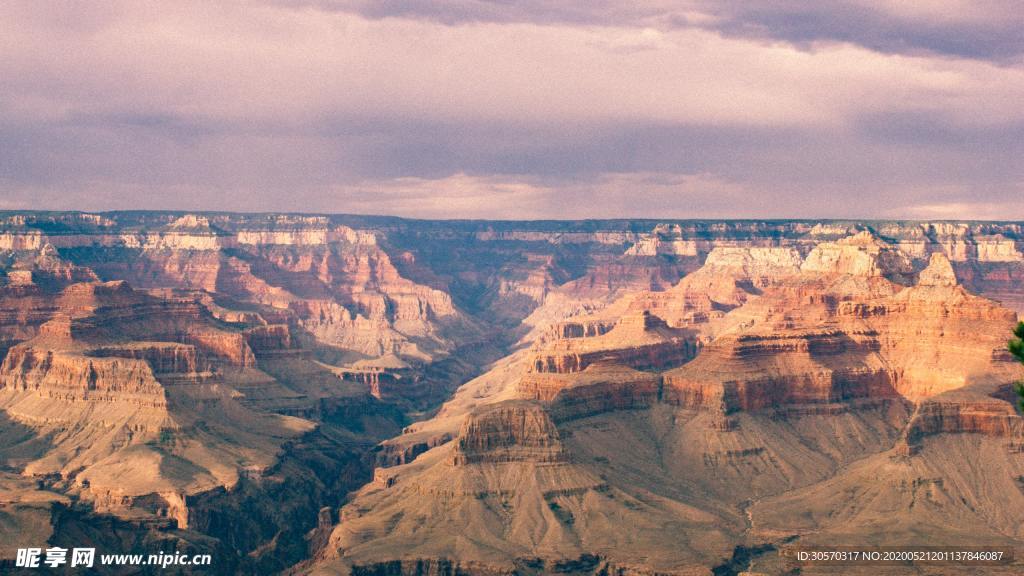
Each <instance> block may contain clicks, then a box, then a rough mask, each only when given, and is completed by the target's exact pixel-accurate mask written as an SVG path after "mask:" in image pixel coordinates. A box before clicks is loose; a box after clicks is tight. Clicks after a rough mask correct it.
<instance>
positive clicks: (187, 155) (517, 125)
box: [0, 0, 1024, 219]
mask: <svg viewBox="0 0 1024 576" xmlns="http://www.w3.org/2000/svg"><path fill="white" fill-rule="evenodd" d="M47 5H49V6H50V7H49V8H47V7H45V6H47ZM553 5H558V6H560V7H558V8H552V7H551V6H553ZM826 5H827V6H828V7H824V6H826ZM76 6H77V7H76ZM0 23H2V26H3V32H2V33H0V209H21V208H47V209H82V210H109V209H185V210H198V209H207V210H239V211H302V212H347V213H373V214H395V215H401V216H412V217H421V218H457V217H458V218H605V217H652V218H658V217H664V218H706V217H712V218H719V217H721V218H726V217H737V218H739V217H747V218H751V217H752V218H768V217H830V218H866V217H877V218H914V219H930V218H979V219H1024V33H1022V30H1024V10H1021V9H1020V3H1019V0H1006V1H1002V0H991V1H985V0H979V1H972V2H967V1H957V0H913V1H907V0H835V1H831V2H808V1H806V0H793V1H788V0H774V1H773V0H751V1H745V2H733V1H722V2H710V1H704V0H679V1H674V2H669V1H662V0H632V1H621V2H615V1H602V0H585V1H584V0H581V1H579V2H572V1H565V2H550V1H544V0H528V1H525V2H511V1H501V0H452V1H447V2H442V1H438V2H429V1H408V2H403V1H398V0H390V1H388V0H383V1H369V0H368V1H366V2H359V1H351V2H349V1H341V0H339V1H330V0H323V1H308V2H285V1H274V0H265V1H253V2H233V1H224V2H190V1H187V0H175V1H174V2H166V1H163V2H153V3H146V2H139V1H125V2H78V3H74V2H60V3H57V2H53V3H47V2H40V1H39V0H28V1H24V2H21V1H18V0H6V1H4V2H0Z"/></svg>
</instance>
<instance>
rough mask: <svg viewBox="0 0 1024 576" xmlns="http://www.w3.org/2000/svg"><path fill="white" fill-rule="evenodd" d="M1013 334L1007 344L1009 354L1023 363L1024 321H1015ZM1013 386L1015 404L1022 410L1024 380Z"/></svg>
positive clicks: (1023, 405)
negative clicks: (1015, 398) (1015, 325)
mask: <svg viewBox="0 0 1024 576" xmlns="http://www.w3.org/2000/svg"><path fill="white" fill-rule="evenodd" d="M1013 336H1014V338H1013V339H1011V340H1010V344H1009V348H1010V354H1013V355H1014V356H1015V357H1016V358H1017V360H1020V362H1021V364H1024V322H1019V323H1017V327H1016V328H1014V329H1013ZM1013 388H1014V390H1016V391H1017V405H1018V406H1020V409H1021V411H1024V381H1021V382H1017V384H1015V385H1014V387H1013Z"/></svg>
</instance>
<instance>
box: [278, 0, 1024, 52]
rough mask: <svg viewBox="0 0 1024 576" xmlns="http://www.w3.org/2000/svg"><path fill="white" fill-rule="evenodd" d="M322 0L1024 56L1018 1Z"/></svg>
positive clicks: (447, 16) (328, 4)
mask: <svg viewBox="0 0 1024 576" xmlns="http://www.w3.org/2000/svg"><path fill="white" fill-rule="evenodd" d="M278 5H280V6H292V7H296V6H304V7H316V8H318V9H321V10H338V11H349V12H353V13H358V14H360V15H363V16H365V17H368V18H387V17H402V18H414V19H425V20H431V21H435V22H440V23H444V24H449V25H455V24H462V23H467V22H496V23H513V22H529V23H534V24H571V25H590V26H612V27H615V26H635V27H654V28H662V29H672V28H693V27H699V28H705V29H709V30H715V31H718V32H720V33H723V34H727V35H734V36H739V37H748V38H760V39H765V40H777V41H785V42H792V43H795V44H799V45H804V46H807V45H810V44H812V43H815V42H850V43H853V44H857V45H860V46H864V47H866V48H869V49H872V50H878V51H882V52H889V53H900V54H905V53H920V52H931V53H935V54H942V55H950V56H957V57H968V58H980V59H990V60H995V61H1007V60H1014V59H1019V57H1020V56H1021V55H1022V54H1024V35H1022V34H1021V33H1020V30H1021V29H1022V28H1024V11H1022V10H1021V7H1020V4H1019V3H1018V2H1016V1H1014V0H987V1H983V2H960V1H956V0H952V1H944V0H938V1H936V0H924V1H918V2H896V1H890V0H838V1H833V2H806V1H803V0H755V1H745V2H720V1H716V0H684V1H664V0H637V1H634V2H614V1H607V0H598V1H578V2H544V1H540V0H528V1H524V2H491V1H486V0H440V1H433V2H421V1H416V0H384V1H381V0H309V1H300V2H282V3H280V4H278Z"/></svg>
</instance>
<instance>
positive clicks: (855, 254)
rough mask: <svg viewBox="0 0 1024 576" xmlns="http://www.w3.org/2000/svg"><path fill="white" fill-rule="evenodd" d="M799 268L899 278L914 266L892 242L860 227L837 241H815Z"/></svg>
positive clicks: (821, 272)
mask: <svg viewBox="0 0 1024 576" xmlns="http://www.w3.org/2000/svg"><path fill="white" fill-rule="evenodd" d="M801 270H803V271H804V272H812V273H818V274H849V275H852V276H885V277H887V278H890V279H893V280H901V279H904V278H906V277H908V276H909V275H911V274H913V271H914V268H913V264H912V263H911V261H910V259H909V258H908V257H907V256H906V255H905V254H903V253H902V252H900V250H899V249H898V248H897V247H896V246H893V245H892V244H889V243H887V242H883V241H882V240H880V239H879V238H878V237H877V236H875V235H874V234H872V233H871V232H869V231H864V232H860V233H858V234H855V235H853V236H850V237H847V238H843V239H842V240H839V241H837V242H824V243H822V244H819V245H818V246H816V247H815V248H814V249H813V250H811V253H810V254H808V255H807V258H806V259H805V260H804V262H803V264H802V265H801Z"/></svg>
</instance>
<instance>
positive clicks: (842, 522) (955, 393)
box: [0, 212, 1024, 576]
mask: <svg viewBox="0 0 1024 576" xmlns="http://www.w3.org/2000/svg"><path fill="white" fill-rule="evenodd" d="M1022 253H1024V226H1022V225H1021V224H1017V223H978V222H972V223H966V222H965V223H959V222H840V221H827V222H813V221H771V222H756V221H729V222H710V221H682V222H664V223H655V222H649V221H605V222H601V221H586V222H475V221H467V222H427V221H409V220H402V219H396V218H378V217H369V216H367V217H364V216H314V215H309V216H303V215H277V214H262V215H245V214H222V213H221V214H188V213H176V214H169V213H152V212H123V213H115V214H86V213H32V212H24V213H12V214H3V215H0V440H2V442H0V461H2V463H3V466H2V467H0V520H2V521H0V535H3V536H4V539H5V541H7V542H11V543H14V544H17V545H18V546H21V545H37V544H39V543H41V542H45V543H46V544H47V545H49V544H57V545H65V544H70V543H71V540H75V539H78V540H85V541H87V543H89V544H97V547H98V548H104V549H105V550H106V551H109V552H118V551H126V552H127V551H137V550H138V549H139V548H140V547H144V546H146V545H147V544H145V543H147V542H155V541H160V542H165V543H167V544H168V545H169V546H174V547H175V548H176V549H181V550H192V551H199V550H202V551H210V550H213V551H215V552H216V557H217V558H219V559H223V564H222V566H219V567H218V568H217V571H218V573H225V574H228V573H236V572H241V573H276V572H281V571H283V570H286V569H289V567H291V570H292V572H293V573H307V572H324V573H355V574H428V573H438V574H440V573H461V574H512V573H528V574H547V573H576V574H620V575H641V574H643V575H647V576H649V575H651V574H677V575H678V574H704V575H706V574H718V573H735V572H737V571H740V570H749V571H750V572H763V573H783V572H784V570H786V569H787V568H784V564H785V559H784V558H783V556H782V554H781V553H780V550H781V549H782V548H784V547H785V546H789V545H792V544H815V543H819V544H820V543H825V544H827V543H829V542H834V541H837V540H842V541H844V542H852V543H856V544H873V543H874V544H889V543H907V544H921V543H923V542H924V541H925V540H928V543H931V542H932V541H934V542H939V543H964V542H970V543H983V544H991V545H1007V546H1019V543H1020V542H1021V541H1024V535H1022V534H1021V532H1020V526H1022V525H1024V522H1022V514H1021V512H1020V510H1021V507H1020V504H1021V503H1020V502H1019V500H1020V498H1018V497H1017V496H1019V495H1020V494H1021V492H1020V490H1019V487H1020V485H1021V483H1020V478H1021V477H1024V461H1022V458H1024V456H1022V455H1024V448H1022V447H1024V425H1022V422H1024V421H1022V420H1021V417H1020V415H1019V413H1018V411H1017V410H1016V408H1015V406H1014V404H1013V402H1014V401H1015V398H1014V396H1013V393H1012V390H1011V389H1010V388H1009V385H1010V383H1011V382H1013V381H1014V380H1016V379H1018V378H1020V377H1022V376H1024V374H1022V370H1021V368H1020V366H1019V365H1018V364H1015V363H1014V362H1012V361H1011V358H1009V357H1008V355H1006V354H1005V353H1004V352H1002V349H1003V347H1004V346H1005V339H1006V338H1007V337H1008V330H1009V328H1010V327H1011V326H1012V325H1013V324H1014V322H1015V320H1016V315H1015V313H1014V310H1016V311H1018V312H1019V311H1021V310H1024V291H1022V290H1021V285H1022V282H1024V257H1022V256H1021V254H1022ZM442 402H443V404H442ZM382 441H383V442H382ZM374 467H375V469H374ZM1015 491H1016V492H1015ZM623 527H629V530H624V529H623ZM76 541H77V540H76ZM15 548H17V546H14V547H13V548H12V547H11V546H9V545H8V546H7V547H2V549H0V552H2V554H7V556H10V554H9V552H10V551H11V550H14V549H15ZM147 550H148V549H147ZM2 554H0V556H2ZM4 562H7V558H6V557H0V570H3V569H4V568H6V567H7V566H8V564H9V562H8V563H6V564H5V563H4ZM297 562H302V563H301V564H298V565H296V566H293V565H295V564H296V563H297ZM1016 568H1019V566H1010V567H1007V570H1009V571H1008V572H1006V573H1014V572H1013V570H1015V569H1016ZM808 573H810V571H808ZM966 573H969V571H968V572H966Z"/></svg>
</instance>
